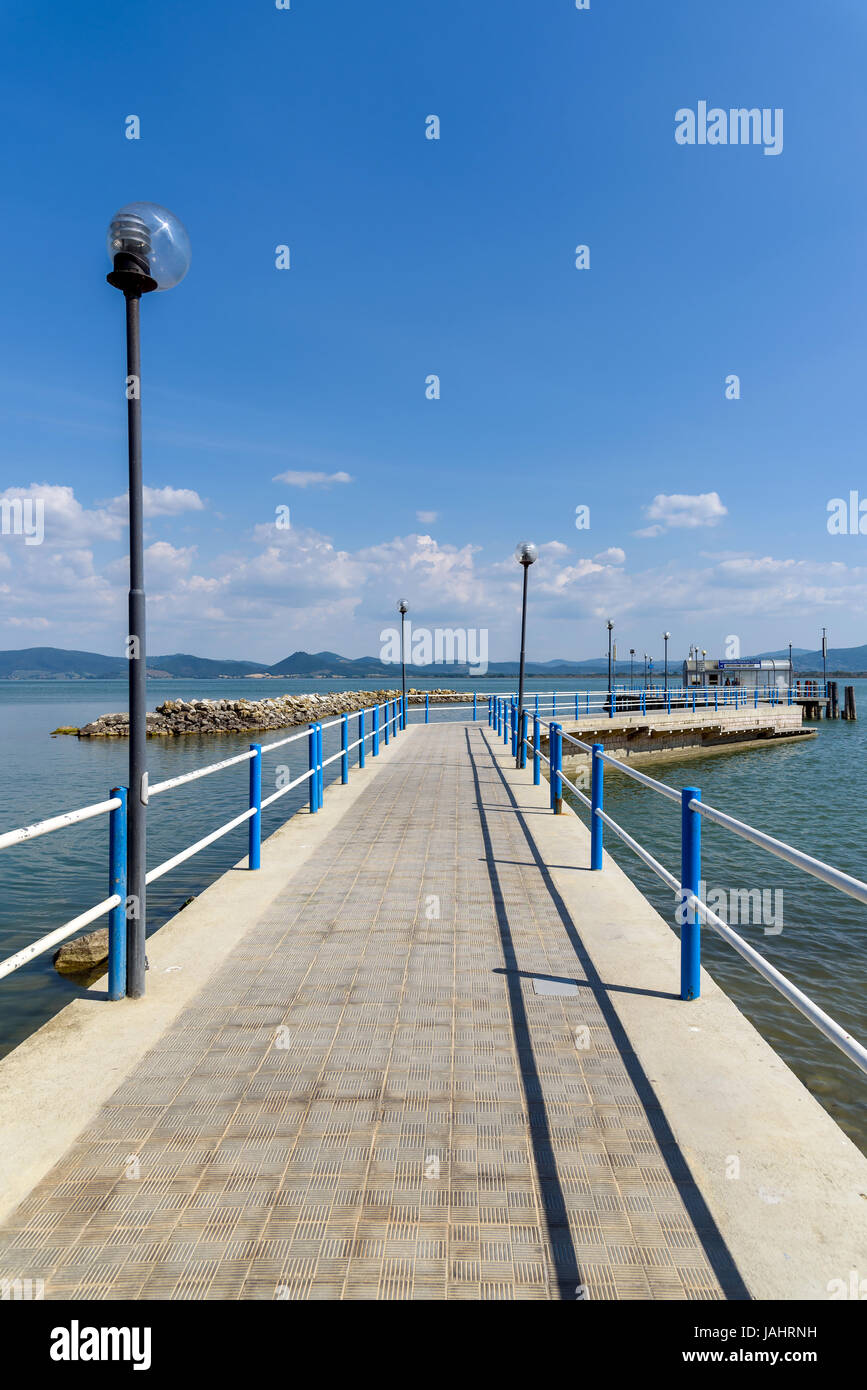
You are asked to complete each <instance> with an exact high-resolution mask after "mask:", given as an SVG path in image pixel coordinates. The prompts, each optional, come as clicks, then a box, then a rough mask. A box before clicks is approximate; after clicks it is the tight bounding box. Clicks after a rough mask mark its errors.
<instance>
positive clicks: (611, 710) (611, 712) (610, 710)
mask: <svg viewBox="0 0 867 1390" xmlns="http://www.w3.org/2000/svg"><path fill="white" fill-rule="evenodd" d="M613 631H614V624H613V623H612V621H611V619H610V618H609V619H608V713H609V715H611V717H612V718H613V716H614V705H613V701H612V696H613V691H612V688H611V685H612V682H611V634H612V632H613Z"/></svg>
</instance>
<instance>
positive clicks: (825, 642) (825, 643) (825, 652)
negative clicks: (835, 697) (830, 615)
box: [822, 628, 828, 695]
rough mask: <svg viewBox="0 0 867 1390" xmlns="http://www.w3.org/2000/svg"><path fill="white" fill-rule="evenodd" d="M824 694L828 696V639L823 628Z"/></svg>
mask: <svg viewBox="0 0 867 1390" xmlns="http://www.w3.org/2000/svg"><path fill="white" fill-rule="evenodd" d="M822 694H823V695H827V694H828V638H827V636H826V634H825V628H822Z"/></svg>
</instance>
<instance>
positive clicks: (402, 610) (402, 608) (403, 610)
mask: <svg viewBox="0 0 867 1390" xmlns="http://www.w3.org/2000/svg"><path fill="white" fill-rule="evenodd" d="M397 611H398V613H399V614H400V673H401V682H402V685H403V705H402V707H401V717H400V727H401V728H402V729H405V728H406V648H405V646H404V628H405V627H406V615H407V612H408V611H409V604H408V603H407V601H406V599H405V598H401V599H398V601H397Z"/></svg>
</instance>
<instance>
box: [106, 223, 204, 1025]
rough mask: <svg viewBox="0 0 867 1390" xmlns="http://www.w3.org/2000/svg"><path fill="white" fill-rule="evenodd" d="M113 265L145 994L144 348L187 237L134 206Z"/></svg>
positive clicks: (137, 908)
mask: <svg viewBox="0 0 867 1390" xmlns="http://www.w3.org/2000/svg"><path fill="white" fill-rule="evenodd" d="M108 254H109V258H110V260H111V262H112V267H113V268H112V270H111V272H110V273H109V274H108V275H107V276H106V279H107V280H108V283H109V284H110V285H113V286H114V288H115V289H118V290H121V291H122V292H123V295H124V298H125V300H126V373H127V375H126V399H127V434H128V440H129V633H128V636H127V657H128V659H129V799H128V802H127V901H128V907H127V947H126V992H127V994H128V995H129V996H130V997H131V998H133V999H140V998H141V997H142V995H143V994H144V992H145V971H146V969H147V960H146V958H145V937H146V934H147V900H146V895H145V873H146V867H147V866H146V856H147V804H148V774H147V655H146V646H145V588H144V539H143V492H142V459H141V348H140V339H139V304H140V300H141V297H142V295H143V294H150V292H151V291H152V290H170V289H171V288H172V287H173V286H174V285H177V284H179V283H180V281H181V280H183V278H184V276H185V275H186V273H187V271H188V269H189V265H190V239H189V237H188V236H187V233H186V230H185V228H184V227H183V225H182V224H181V223H180V222H179V221H178V219H177V218H176V217H175V216H174V214H173V213H171V212H168V211H167V210H166V208H161V207H158V206H157V204H156V203H129V204H128V205H127V206H126V207H123V208H121V210H120V212H118V213H115V215H114V217H113V218H112V219H111V224H110V226H109V229H108Z"/></svg>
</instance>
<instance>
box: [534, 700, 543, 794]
mask: <svg viewBox="0 0 867 1390" xmlns="http://www.w3.org/2000/svg"><path fill="white" fill-rule="evenodd" d="M540 734H541V730H540V725H539V716H538V714H534V715H533V786H534V787H538V786H539V784H540V782H541V781H542V759H541V758H540V757H539V743H540Z"/></svg>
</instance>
